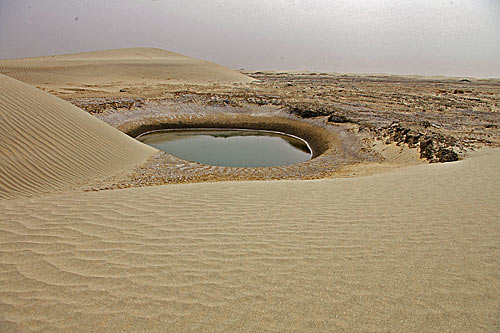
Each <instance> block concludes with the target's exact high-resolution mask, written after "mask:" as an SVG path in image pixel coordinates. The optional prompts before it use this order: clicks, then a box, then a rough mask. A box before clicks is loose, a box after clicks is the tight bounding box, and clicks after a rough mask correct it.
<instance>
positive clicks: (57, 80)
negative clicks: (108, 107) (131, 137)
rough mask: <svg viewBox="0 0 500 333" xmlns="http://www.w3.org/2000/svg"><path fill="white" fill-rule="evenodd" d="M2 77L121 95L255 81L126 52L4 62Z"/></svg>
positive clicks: (160, 53)
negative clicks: (171, 86) (124, 90)
mask: <svg viewBox="0 0 500 333" xmlns="http://www.w3.org/2000/svg"><path fill="white" fill-rule="evenodd" d="M0 73H1V74H5V75H7V76H10V77H12V78H14V79H16V80H19V81H23V82H26V83H29V84H31V85H35V86H38V87H44V88H47V89H58V90H59V91H61V90H62V91H64V89H67V90H72V89H90V90H91V89H95V88H96V87H97V86H98V87H99V90H103V91H118V90H120V89H121V88H123V87H131V86H151V85H158V84H194V85H210V84H214V83H217V84H223V85H224V84H234V83H249V82H252V81H254V79H252V78H250V77H248V76H245V75H243V74H241V73H239V72H236V71H233V70H231V69H229V68H226V67H224V66H221V65H218V64H215V63H213V62H210V61H205V60H201V59H196V58H191V57H187V56H184V55H181V54H178V53H174V52H170V51H165V50H161V49H155V48H127V49H115V50H104V51H94V52H84V53H75V54H65V55H55V56H46V57H36V58H25V59H14V60H3V61H0Z"/></svg>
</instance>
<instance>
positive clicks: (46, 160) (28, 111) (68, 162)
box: [0, 74, 154, 199]
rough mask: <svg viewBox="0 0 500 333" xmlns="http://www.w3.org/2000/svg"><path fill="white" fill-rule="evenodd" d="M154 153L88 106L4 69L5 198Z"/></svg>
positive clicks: (72, 182)
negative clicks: (88, 110) (96, 115)
mask: <svg viewBox="0 0 500 333" xmlns="http://www.w3.org/2000/svg"><path fill="white" fill-rule="evenodd" d="M153 152H154V150H153V149H151V148H150V147H148V146H145V145H142V144H140V143H139V142H137V141H135V140H133V139H131V138H129V137H128V136H126V135H125V134H123V133H121V132H119V131H118V130H116V129H114V128H112V127H111V126H109V125H107V124H105V123H104V122H102V121H100V120H98V119H96V118H94V117H92V116H90V115H89V114H88V113H86V112H84V111H83V110H80V109H79V108H77V107H75V106H73V105H71V104H69V103H67V102H65V101H63V100H61V99H59V98H57V97H54V96H52V95H50V94H48V93H46V92H43V91H41V90H38V89H36V88H34V87H32V86H30V85H27V84H25V83H22V82H20V81H16V80H14V79H11V78H9V77H7V76H4V75H1V74H0V199H2V198H13V197H17V196H30V195H34V194H37V193H43V192H48V191H54V190H63V189H67V188H69V187H72V186H77V185H79V184H82V183H85V182H87V181H89V180H91V179H96V178H103V177H107V176H110V175H112V174H114V173H115V172H117V171H121V170H126V169H129V168H131V167H133V166H135V165H138V164H139V163H142V162H144V160H145V159H146V158H147V157H148V156H150V155H151V154H152V153H153Z"/></svg>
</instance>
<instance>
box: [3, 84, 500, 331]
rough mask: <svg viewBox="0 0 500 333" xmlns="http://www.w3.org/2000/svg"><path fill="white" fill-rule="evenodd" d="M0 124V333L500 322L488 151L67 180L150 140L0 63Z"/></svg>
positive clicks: (497, 185)
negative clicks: (230, 175) (167, 179)
mask: <svg viewBox="0 0 500 333" xmlns="http://www.w3.org/2000/svg"><path fill="white" fill-rule="evenodd" d="M0 120H1V121H0V144H1V146H0V150H1V155H0V331H1V332H16V331H23V332H24V331H50V332H54V331H96V332H109V331H135V332H144V331H153V332H164V331H209V330H214V331H305V332H311V331H404V332H422V331H425V332H442V331H465V332H480V331H498V329H499V328H500V326H499V325H500V322H499V318H500V293H499V290H500V268H499V267H500V242H499V239H500V205H498V202H499V201H498V198H499V197H500V180H499V178H498V174H499V172H500V149H494V148H484V149H481V150H478V151H476V152H472V153H469V154H468V155H467V158H465V159H464V160H461V161H458V162H452V163H445V164H418V165H413V166H406V167H401V166H400V167H399V168H390V169H388V170H385V172H382V173H374V174H372V175H369V176H364V177H351V178H336V179H321V180H312V181H306V180H294V181H291V180H284V181H283V180H282V181H254V182H220V183H198V184H180V185H164V186H152V187H142V188H131V189H123V190H109V191H98V192H81V191H80V192H79V191H77V189H78V187H79V186H80V185H82V184H92V183H93V182H95V181H98V180H99V179H102V178H105V177H109V176H112V175H115V174H117V173H126V172H130V170H131V169H132V168H133V167H134V166H136V165H139V164H141V163H143V162H144V161H145V160H147V159H148V158H149V157H150V156H151V155H152V154H153V153H154V152H155V150H153V149H151V148H148V147H146V146H144V145H142V144H140V143H138V142H136V141H134V140H132V139H131V138H129V137H127V136H126V135H125V134H123V133H121V132H119V131H117V130H115V129H114V128H112V127H110V126H108V125H106V124H105V123H103V122H101V121H99V120H97V119H96V118H93V117H92V116H90V115H88V114H86V113H85V112H83V111H82V110H80V109H78V108H76V107H74V106H72V105H71V104H69V103H67V102H64V101H62V100H61V99H58V98H57V97H54V96H52V95H49V94H48V93H46V92H43V91H40V90H37V89H36V88H34V87H31V86H29V85H27V84H25V83H21V82H19V81H16V80H14V79H11V78H7V77H5V76H0ZM389 155H391V154H389ZM392 158H394V159H397V156H392Z"/></svg>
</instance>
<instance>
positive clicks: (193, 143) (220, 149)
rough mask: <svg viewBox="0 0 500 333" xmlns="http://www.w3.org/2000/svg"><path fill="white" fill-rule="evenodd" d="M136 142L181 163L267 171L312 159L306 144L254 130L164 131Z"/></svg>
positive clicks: (156, 132)
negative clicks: (262, 168)
mask: <svg viewBox="0 0 500 333" xmlns="http://www.w3.org/2000/svg"><path fill="white" fill-rule="evenodd" d="M137 140H139V141H141V142H143V143H145V144H147V145H150V146H153V147H155V148H157V149H160V150H163V151H165V152H167V153H169V154H171V155H174V156H176V157H179V158H181V159H183V160H187V161H193V162H198V163H202V164H208V165H219V166H229V167H269V166H281V165H290V164H295V163H300V162H304V161H307V160H309V159H311V155H312V154H311V151H310V150H309V147H308V145H307V144H306V143H305V141H303V140H301V139H299V138H296V137H293V136H289V135H284V134H280V133H275V132H268V131H253V130H215V129H201V130H200V129H196V130H165V131H155V132H150V133H147V134H144V135H141V136H139V137H138V138H137Z"/></svg>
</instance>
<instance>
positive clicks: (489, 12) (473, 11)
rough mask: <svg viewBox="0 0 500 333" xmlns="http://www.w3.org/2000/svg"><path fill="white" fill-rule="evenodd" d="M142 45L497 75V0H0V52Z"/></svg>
mask: <svg viewBox="0 0 500 333" xmlns="http://www.w3.org/2000/svg"><path fill="white" fill-rule="evenodd" d="M136 46H149V47H158V48H162V49H166V50H170V51H174V52H179V53H182V54H185V55H189V56H193V57H196V58H201V59H206V60H210V61H214V62H216V63H219V64H222V65H225V66H228V67H230V68H234V69H239V68H245V69H254V70H265V69H295V70H313V71H328V72H358V73H394V74H421V75H453V76H477V77H500V0H288V1H285V0H148V1H146V0H0V59H8V58H23V57H33V56H41V55H53V54H64V53H73V52H81V51H92V50H99V49H112V48H121V47H136Z"/></svg>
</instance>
